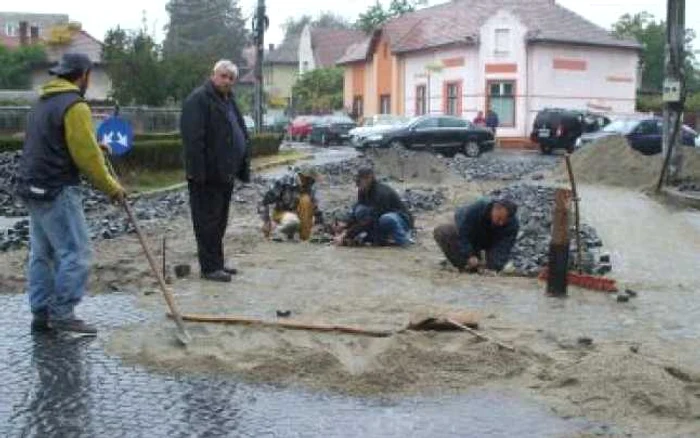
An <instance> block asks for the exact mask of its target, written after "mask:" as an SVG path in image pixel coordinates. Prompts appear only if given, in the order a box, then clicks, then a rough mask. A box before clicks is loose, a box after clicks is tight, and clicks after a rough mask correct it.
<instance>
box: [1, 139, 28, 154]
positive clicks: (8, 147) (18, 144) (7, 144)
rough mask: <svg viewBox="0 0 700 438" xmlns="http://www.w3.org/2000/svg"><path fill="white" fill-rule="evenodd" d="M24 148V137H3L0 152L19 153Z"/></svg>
mask: <svg viewBox="0 0 700 438" xmlns="http://www.w3.org/2000/svg"><path fill="white" fill-rule="evenodd" d="M23 146H24V139H23V138H22V137H17V136H12V135H3V136H0V152H12V151H19V150H21V149H22V147H23Z"/></svg>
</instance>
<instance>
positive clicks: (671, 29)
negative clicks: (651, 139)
mask: <svg viewBox="0 0 700 438" xmlns="http://www.w3.org/2000/svg"><path fill="white" fill-rule="evenodd" d="M685 32H686V31H685V0H668V3H667V11H666V76H665V79H664V87H663V88H664V90H663V100H664V130H663V151H664V154H665V157H664V163H663V167H662V168H661V175H659V181H658V184H657V185H656V191H657V192H658V191H660V190H661V187H662V186H663V184H664V183H665V182H667V180H668V179H671V178H674V177H675V176H676V173H677V172H678V159H677V158H679V157H677V154H678V151H677V148H676V145H677V143H678V140H679V134H680V133H681V127H682V126H683V106H684V104H685V72H684V68H685ZM669 166H670V169H669Z"/></svg>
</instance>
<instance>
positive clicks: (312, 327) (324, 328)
mask: <svg viewBox="0 0 700 438" xmlns="http://www.w3.org/2000/svg"><path fill="white" fill-rule="evenodd" d="M168 316H169V317H170V318H173V319H174V318H175V316H174V314H173V313H168ZM181 317H182V319H183V320H185V321H192V322H209V323H219V324H239V325H256V326H262V327H273V328H274V327H277V328H284V329H289V330H308V331H316V332H338V333H347V334H352V335H364V336H371V337H375V338H386V337H389V336H391V335H393V334H394V332H392V331H383V330H368V329H363V328H360V327H350V326H344V325H331V324H313V323H306V322H300V321H293V320H287V321H265V320H263V319H257V318H247V317H245V316H225V315H195V314H184V315H182V316H181Z"/></svg>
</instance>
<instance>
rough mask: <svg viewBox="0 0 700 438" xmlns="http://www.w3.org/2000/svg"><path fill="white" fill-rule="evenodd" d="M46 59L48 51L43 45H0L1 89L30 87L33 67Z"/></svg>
mask: <svg viewBox="0 0 700 438" xmlns="http://www.w3.org/2000/svg"><path fill="white" fill-rule="evenodd" d="M45 61H46V53H45V52H44V49H43V48H42V47H41V46H24V47H19V48H17V49H9V48H7V47H5V46H3V45H0V89H9V90H25V89H29V87H30V86H31V75H30V74H29V73H30V72H31V69H32V67H33V66H34V65H36V64H38V63H42V62H45Z"/></svg>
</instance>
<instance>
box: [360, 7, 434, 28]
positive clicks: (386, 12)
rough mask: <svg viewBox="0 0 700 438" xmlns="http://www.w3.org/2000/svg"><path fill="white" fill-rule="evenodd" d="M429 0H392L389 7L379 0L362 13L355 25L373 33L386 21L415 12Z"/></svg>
mask: <svg viewBox="0 0 700 438" xmlns="http://www.w3.org/2000/svg"><path fill="white" fill-rule="evenodd" d="M427 4H428V2H427V0H391V3H390V4H389V7H388V8H384V6H383V5H382V4H381V3H379V1H377V2H376V3H375V4H373V5H372V6H370V7H369V8H367V10H366V11H365V12H363V13H361V14H360V16H359V17H358V19H357V21H356V22H355V27H356V28H358V29H360V30H363V31H365V32H366V33H371V32H372V31H374V30H375V29H378V28H380V27H381V26H382V25H383V24H384V23H385V22H387V21H389V20H391V19H392V18H395V17H398V16H400V15H403V14H405V13H408V12H413V11H415V10H416V8H418V7H420V6H425V5H427Z"/></svg>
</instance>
